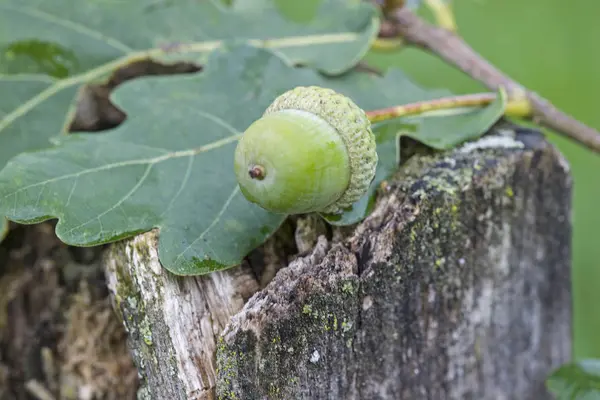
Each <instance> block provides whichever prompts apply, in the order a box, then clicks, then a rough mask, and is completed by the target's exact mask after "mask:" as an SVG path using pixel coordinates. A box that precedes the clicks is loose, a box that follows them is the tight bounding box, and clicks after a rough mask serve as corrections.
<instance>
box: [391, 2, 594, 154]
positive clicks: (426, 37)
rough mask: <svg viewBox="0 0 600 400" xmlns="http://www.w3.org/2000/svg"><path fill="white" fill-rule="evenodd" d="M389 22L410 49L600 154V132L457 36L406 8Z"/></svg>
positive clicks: (397, 11) (396, 13) (392, 15)
mask: <svg viewBox="0 0 600 400" xmlns="http://www.w3.org/2000/svg"><path fill="white" fill-rule="evenodd" d="M388 18H390V19H391V20H392V21H393V22H394V23H395V25H396V28H397V30H398V33H399V34H400V36H402V38H403V40H404V42H405V43H406V44H407V45H414V46H418V47H421V48H423V49H425V50H428V51H430V52H431V53H433V54H435V55H437V56H438V57H440V58H442V59H443V60H445V61H446V62H448V63H450V64H452V65H454V66H456V67H457V68H459V69H460V70H462V71H463V72H465V73H466V74H467V75H469V76H471V77H472V78H474V79H477V80H478V81H480V82H482V83H483V84H485V85H486V86H487V87H488V88H490V89H492V90H498V88H499V87H500V86H503V87H504V88H505V89H506V91H507V93H508V94H509V97H510V98H515V97H516V98H518V97H523V96H524V97H526V98H527V99H528V100H529V102H530V103H531V108H532V110H533V115H532V119H533V121H534V122H536V123H538V124H540V125H542V126H545V127H547V128H550V129H552V130H554V131H556V132H557V133H560V134H562V135H564V136H567V137H569V138H571V139H573V140H575V141H577V142H579V143H580V144H583V145H584V146H586V147H588V148H590V149H592V150H593V151H595V152H598V153H600V132H598V131H596V130H595V129H593V128H591V127H589V126H587V125H585V124H583V123H582V122H580V121H578V120H576V119H575V118H573V117H572V116H570V115H568V114H566V113H564V112H562V111H560V110H559V109H557V108H556V107H555V106H554V105H552V104H551V103H550V102H549V101H548V100H546V99H544V98H543V97H541V96H540V95H538V94H537V93H535V92H533V91H531V90H528V89H527V88H525V87H524V86H522V85H521V84H519V83H517V82H515V81H514V80H512V79H511V78H509V77H508V76H507V75H505V74H504V73H502V72H501V71H499V70H498V69H497V68H496V67H494V66H493V65H491V64H490V63H489V62H488V61H487V60H485V59H484V58H483V57H482V56H481V55H479V54H478V53H477V52H475V50H473V49H472V48H471V47H470V46H469V45H468V44H466V43H465V42H464V40H462V39H461V38H460V37H459V36H457V35H456V34H454V33H452V32H450V31H448V30H446V29H443V28H439V27H436V26H433V25H431V24H429V23H427V22H425V21H423V20H422V19H420V18H419V17H418V16H416V15H415V14H413V13H412V12H411V11H410V10H408V9H406V8H402V9H398V10H396V11H395V12H394V13H391V14H390V15H389V16H388Z"/></svg>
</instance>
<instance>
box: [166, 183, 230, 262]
mask: <svg viewBox="0 0 600 400" xmlns="http://www.w3.org/2000/svg"><path fill="white" fill-rule="evenodd" d="M239 190H240V188H239V186H238V185H236V186H235V188H234V189H233V191H232V192H231V194H230V195H229V197H228V198H227V201H225V203H224V204H223V207H221V209H220V210H219V212H218V213H217V215H216V216H215V218H214V219H213V220H212V222H211V223H210V225H208V227H206V229H205V230H204V231H202V233H200V235H199V236H198V237H197V238H196V239H194V241H193V242H192V243H190V244H189V245H188V246H187V247H186V248H185V249H184V250H183V251H182V252H181V253H179V255H178V256H177V257H176V258H175V261H174V264H177V262H178V261H179V259H181V257H183V255H184V254H185V253H186V252H187V251H188V250H189V249H191V248H192V246H194V245H195V244H196V243H197V242H198V241H199V240H202V238H204V235H206V234H207V233H208V232H209V231H210V230H211V229H212V228H213V227H214V226H215V225H216V224H217V223H218V222H219V221H220V220H221V217H223V214H225V211H226V210H227V208H229V205H230V204H231V202H232V201H233V198H234V197H235V195H236V194H237V193H238V191H239ZM209 247H210V246H209ZM213 252H214V251H213Z"/></svg>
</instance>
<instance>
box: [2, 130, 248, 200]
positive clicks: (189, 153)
mask: <svg viewBox="0 0 600 400" xmlns="http://www.w3.org/2000/svg"><path fill="white" fill-rule="evenodd" d="M241 136H242V134H241V133H239V134H236V135H232V136H228V137H226V138H223V139H219V140H215V141H214V142H211V143H208V144H205V145H203V146H200V147H196V148H194V149H189V150H179V151H173V152H168V153H166V154H163V155H160V156H158V157H153V158H143V159H136V160H127V161H121V162H116V163H110V164H105V165H101V166H98V167H94V168H87V169H84V170H82V171H78V172H76V173H73V174H67V175H63V176H59V177H56V178H52V179H47V180H45V181H40V182H36V183H33V184H31V185H27V186H24V187H21V188H19V189H18V190H16V191H14V192H11V193H8V194H6V195H5V196H4V197H3V198H2V199H3V200H4V199H6V198H8V197H10V196H14V195H17V194H18V193H20V192H23V191H25V190H28V189H31V188H34V187H37V186H44V185H47V184H49V183H54V182H59V181H62V180H65V179H71V178H79V177H80V176H82V175H87V174H91V173H94V172H100V171H106V170H109V169H112V168H121V167H127V166H131V165H146V164H147V165H148V166H153V165H155V164H158V163H160V162H163V161H167V160H172V159H174V158H180V157H193V156H196V155H198V154H201V153H206V152H208V151H211V150H215V149H218V148H219V147H223V146H225V145H227V144H229V143H233V142H235V141H237V140H238V139H239V138H240V137H241Z"/></svg>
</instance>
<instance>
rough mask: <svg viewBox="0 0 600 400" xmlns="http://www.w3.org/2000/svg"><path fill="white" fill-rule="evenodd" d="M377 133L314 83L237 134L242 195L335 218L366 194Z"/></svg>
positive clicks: (281, 209)
mask: <svg viewBox="0 0 600 400" xmlns="http://www.w3.org/2000/svg"><path fill="white" fill-rule="evenodd" d="M377 161H378V160H377V152H376V146H375V136H374V135H373V132H372V131H371V123H370V121H369V119H368V118H367V116H366V114H365V112H364V111H363V110H362V109H360V107H358V106H357V105H356V104H355V103H354V102H353V101H352V100H350V99H349V98H348V97H346V96H344V95H342V94H339V93H336V92H335V91H333V90H331V89H326V88H321V87H317V86H309V87H302V86H301V87H296V88H294V89H292V90H290V91H288V92H285V93H284V94H282V95H280V96H279V97H277V98H276V99H275V101H273V103H272V104H271V105H270V106H269V107H268V108H267V110H266V111H265V112H264V114H263V116H262V117H261V118H260V119H258V120H257V121H255V122H254V123H252V124H251V125H250V126H249V127H248V129H247V130H246V131H245V132H244V134H243V135H242V137H241V139H240V141H239V143H238V145H237V147H236V150H235V159H234V170H235V174H236V177H237V181H238V184H239V187H240V190H241V192H242V193H243V194H244V196H245V197H246V198H247V199H248V200H249V201H251V202H253V203H256V204H258V205H259V206H260V207H262V208H264V209H266V210H269V211H272V212H275V213H283V214H304V213H310V212H320V213H324V214H338V213H341V212H342V211H343V210H344V209H347V208H349V207H350V206H352V204H354V203H355V202H356V201H358V200H359V199H360V198H361V197H362V195H363V194H364V193H366V191H367V189H368V187H369V185H370V183H371V181H372V180H373V178H374V176H375V168H376V167H377Z"/></svg>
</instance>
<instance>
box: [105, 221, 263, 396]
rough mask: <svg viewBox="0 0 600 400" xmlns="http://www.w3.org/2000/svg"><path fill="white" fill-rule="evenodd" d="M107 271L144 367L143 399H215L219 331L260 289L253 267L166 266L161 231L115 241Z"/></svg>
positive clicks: (138, 360) (132, 344)
mask: <svg viewBox="0 0 600 400" xmlns="http://www.w3.org/2000/svg"><path fill="white" fill-rule="evenodd" d="M105 266H106V275H107V281H108V287H109V289H110V291H111V293H112V298H113V303H114V308H115V309H116V310H117V312H118V313H119V315H120V318H121V319H122V321H123V323H124V325H125V327H126V329H127V331H128V335H129V345H130V351H131V352H132V354H133V358H134V360H135V362H136V365H137V367H138V370H139V372H140V375H141V381H142V386H141V389H140V391H139V393H138V397H139V398H141V399H170V400H171V399H172V400H177V399H198V400H200V399H212V398H214V397H213V395H214V387H215V384H216V371H215V361H214V358H215V351H216V345H217V338H218V335H219V333H220V332H221V330H222V329H223V328H224V327H225V325H226V324H227V323H228V322H229V318H230V317H231V316H232V315H234V314H235V313H237V312H238V311H239V310H240V309H241V308H242V306H243V304H244V302H245V301H246V300H248V298H249V297H250V296H251V295H252V294H253V293H254V292H256V291H257V290H258V282H257V281H256V279H255V278H254V275H253V274H252V272H251V271H249V270H248V268H244V267H239V268H232V269H230V270H226V271H221V272H217V273H213V274H210V275H206V276H200V277H180V276H175V275H173V274H171V273H169V272H168V271H167V270H165V269H164V268H162V266H161V265H160V262H159V260H158V253H157V232H156V231H152V232H149V233H146V234H143V235H139V236H137V237H135V238H133V239H132V240H128V241H122V242H120V243H118V244H115V245H113V247H112V248H111V250H110V252H108V253H107V255H106V262H105Z"/></svg>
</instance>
